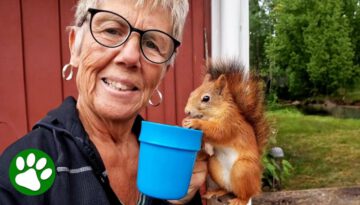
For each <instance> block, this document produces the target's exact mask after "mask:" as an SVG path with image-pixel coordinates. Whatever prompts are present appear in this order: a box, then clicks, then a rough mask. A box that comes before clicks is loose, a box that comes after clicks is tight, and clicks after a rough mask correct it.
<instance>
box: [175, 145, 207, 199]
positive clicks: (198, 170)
mask: <svg viewBox="0 0 360 205" xmlns="http://www.w3.org/2000/svg"><path fill="white" fill-rule="evenodd" d="M207 158H208V156H207V154H206V153H205V152H203V151H202V150H200V151H199V153H198V155H197V158H196V162H195V165H194V169H193V173H192V176H191V181H190V185H189V189H188V192H187V195H186V196H185V197H184V198H182V199H179V200H169V202H170V203H172V204H186V203H187V202H189V201H190V200H191V199H192V198H193V197H194V195H195V194H196V192H197V191H198V190H199V189H200V187H201V186H202V185H203V184H204V182H205V179H206V176H207V171H208V170H207Z"/></svg>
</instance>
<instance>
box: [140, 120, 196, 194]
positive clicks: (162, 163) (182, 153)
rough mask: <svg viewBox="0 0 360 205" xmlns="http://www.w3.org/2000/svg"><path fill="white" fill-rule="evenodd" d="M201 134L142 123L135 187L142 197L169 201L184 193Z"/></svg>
mask: <svg viewBox="0 0 360 205" xmlns="http://www.w3.org/2000/svg"><path fill="white" fill-rule="evenodd" d="M201 138H202V131H199V130H194V129H187V128H182V127H178V126H172V125H165V124H160V123H154V122H149V121H142V124H141V132H140V138H139V140H140V154H139V162H138V173H137V174H138V175H137V186H138V188H139V190H140V192H142V193H143V194H145V195H148V196H151V197H155V198H159V199H166V200H173V199H181V198H183V197H184V196H185V195H186V194H187V191H188V187H189V184H190V180H191V175H192V170H193V168H194V164H195V160H196V155H197V152H198V151H199V150H200V148H201Z"/></svg>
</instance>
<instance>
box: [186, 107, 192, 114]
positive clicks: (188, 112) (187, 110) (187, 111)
mask: <svg viewBox="0 0 360 205" xmlns="http://www.w3.org/2000/svg"><path fill="white" fill-rule="evenodd" d="M185 114H186V116H190V115H191V111H190V110H189V109H186V108H185Z"/></svg>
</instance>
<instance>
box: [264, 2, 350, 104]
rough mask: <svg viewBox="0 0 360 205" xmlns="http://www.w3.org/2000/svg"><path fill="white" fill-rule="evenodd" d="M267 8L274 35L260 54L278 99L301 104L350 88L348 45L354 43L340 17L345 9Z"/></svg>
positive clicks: (339, 5) (331, 5)
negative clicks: (264, 57) (299, 100)
mask: <svg viewBox="0 0 360 205" xmlns="http://www.w3.org/2000/svg"><path fill="white" fill-rule="evenodd" d="M347 1H348V2H350V1H352V0H347ZM273 3H274V9H273V11H272V14H271V18H272V20H273V22H274V33H273V34H272V36H271V38H270V39H269V42H268V43H267V45H266V52H267V57H268V58H269V59H270V61H271V63H270V67H269V71H268V72H269V74H271V75H272V76H273V79H275V80H274V82H275V85H276V86H275V88H276V91H277V92H278V94H279V95H280V96H281V95H282V96H281V97H288V98H305V97H309V96H314V95H319V94H320V95H330V94H334V93H336V91H337V90H338V89H339V88H348V87H351V86H352V85H353V84H354V82H355V81H354V79H355V78H354V77H355V76H356V72H357V71H356V66H354V48H353V44H352V42H353V41H356V40H354V39H353V40H352V39H351V38H350V36H351V32H352V31H353V30H352V29H351V27H350V24H349V20H348V16H347V15H345V14H344V11H345V6H346V5H347V4H345V3H343V1H341V0H323V1H317V0H274V1H273ZM351 5H353V4H351ZM349 8H352V7H349ZM354 8H356V7H354ZM348 10H349V11H348V12H349V13H351V11H350V10H351V9H348ZM352 14H353V15H355V14H356V13H354V12H353V13H352ZM281 81H282V82H283V83H281Z"/></svg>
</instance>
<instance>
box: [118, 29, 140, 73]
mask: <svg viewBox="0 0 360 205" xmlns="http://www.w3.org/2000/svg"><path fill="white" fill-rule="evenodd" d="M139 41H140V37H139V36H138V35H130V36H129V39H128V40H127V41H126V42H125V43H124V44H123V45H121V46H120V50H119V53H118V54H117V55H116V57H115V62H116V63H124V64H126V65H127V66H133V65H140V58H141V50H140V43H139Z"/></svg>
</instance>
